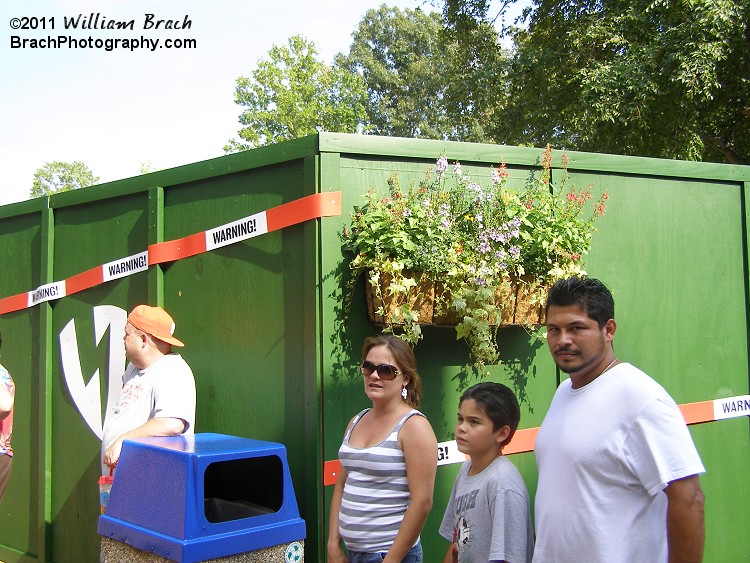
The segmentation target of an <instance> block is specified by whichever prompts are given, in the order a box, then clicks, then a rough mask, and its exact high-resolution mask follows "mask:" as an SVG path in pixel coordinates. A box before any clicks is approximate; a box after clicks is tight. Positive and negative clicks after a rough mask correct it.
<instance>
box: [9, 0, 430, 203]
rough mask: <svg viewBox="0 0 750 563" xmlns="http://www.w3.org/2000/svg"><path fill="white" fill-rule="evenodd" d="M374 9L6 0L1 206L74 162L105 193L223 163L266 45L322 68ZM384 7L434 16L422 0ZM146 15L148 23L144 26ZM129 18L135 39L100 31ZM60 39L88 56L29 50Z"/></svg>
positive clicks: (338, 1)
mask: <svg viewBox="0 0 750 563" xmlns="http://www.w3.org/2000/svg"><path fill="white" fill-rule="evenodd" d="M381 3H382V2H379V1H377V0H316V1H315V2H310V1H304V0H268V1H262V2H261V1H258V0H213V1H210V0H158V1H157V0H150V1H146V0H105V1H102V0H36V1H34V2H28V1H26V0H3V1H2V4H1V5H0V12H1V13H2V16H3V17H2V18H1V19H0V23H1V24H2V28H1V29H3V30H4V32H3V35H4V37H3V44H2V47H0V73H1V74H0V76H1V77H2V78H1V79H0V80H1V81H0V170H1V174H0V205H5V204H8V203H13V202H16V201H22V200H25V199H28V196H29V190H30V188H31V184H32V180H33V176H34V172H35V171H36V170H37V169H38V168H40V167H42V166H43V165H44V164H45V163H47V162H51V161H56V160H61V161H67V162H71V161H75V160H79V161H82V162H84V163H85V164H86V165H88V167H89V168H90V169H91V170H92V172H93V173H94V174H95V175H96V176H99V177H100V180H99V182H100V183H103V182H108V181H112V180H118V179H122V178H128V177H131V176H136V175H138V174H140V173H141V170H142V166H144V165H145V166H148V167H149V169H151V170H160V169H164V168H170V167H173V166H179V165H182V164H189V163H192V162H197V161H200V160H205V159H209V158H214V157H217V156H222V155H223V154H224V152H223V147H224V145H225V144H226V143H227V141H229V139H231V138H234V137H235V136H236V133H237V130H238V129H239V124H238V122H237V118H238V116H239V114H240V113H241V108H240V106H238V105H237V104H235V103H234V87H235V81H236V79H237V78H238V77H239V76H248V77H250V76H251V75H252V72H253V70H255V68H256V65H257V62H258V61H259V60H260V59H264V58H267V53H268V51H269V50H270V49H271V47H272V46H273V45H274V44H284V43H286V40H287V39H288V38H289V37H290V36H291V35H294V34H301V35H304V36H305V37H307V38H308V39H309V40H311V41H312V42H313V43H315V45H316V47H317V48H318V52H319V54H320V58H321V59H322V60H324V61H325V62H326V63H328V64H330V63H332V62H333V57H334V56H335V54H336V53H338V52H345V53H346V52H348V50H349V46H350V44H351V34H352V32H353V31H354V30H355V29H356V27H357V25H358V24H359V22H360V20H361V19H362V16H364V14H365V12H366V11H367V10H368V9H370V8H377V7H378V6H379V5H380V4H381ZM386 3H387V4H388V5H389V6H398V7H400V8H412V9H414V8H417V7H420V8H422V9H423V10H425V11H432V10H435V9H436V8H434V7H432V6H431V5H430V4H429V3H425V2H424V0H388V1H387V2H386ZM97 14H98V18H97ZM147 14H153V16H152V17H151V18H150V20H149V21H150V23H147V19H149V18H148V16H147ZM79 16H80V19H78V18H79ZM33 18H36V19H33ZM186 19H187V20H188V21H189V22H190V27H189V29H187V25H186V24H185V21H186ZM66 20H67V22H70V21H71V20H74V21H75V20H77V21H79V25H78V28H77V29H74V28H72V27H70V25H69V26H68V27H67V28H66V26H65V24H66ZM131 20H133V21H134V25H133V30H130V29H120V30H117V29H106V24H107V23H108V22H109V23H111V24H116V23H117V22H129V21H131ZM159 20H164V22H163V23H161V24H159V25H158V29H155V27H156V22H158V21H159ZM86 23H87V24H88V29H83V26H84V24H86ZM19 25H20V26H21V27H22V28H21V29H16V28H17V27H18V26H19ZM34 25H36V29H24V28H23V27H31V26H34ZM53 25H54V29H52V26H53ZM170 25H171V27H172V29H166V27H167V26H170ZM42 26H44V27H45V29H42ZM180 27H182V29H178V28H180ZM147 28H148V29H147ZM58 36H64V37H70V38H71V39H72V40H76V41H78V42H79V43H82V42H86V41H88V39H89V37H90V38H91V40H92V43H93V44H94V47H89V46H87V44H86V43H84V45H83V46H81V45H78V46H76V47H73V48H71V47H70V46H69V45H70V43H71V41H70V40H69V43H68V44H67V45H61V46H58V47H57V48H50V47H49V46H48V47H47V48H32V45H33V43H32V42H31V41H32V40H36V41H37V42H38V43H37V44H39V43H41V42H42V41H47V39H48V38H49V37H52V38H57V37H58ZM142 38H145V39H148V40H151V41H153V40H155V39H158V40H159V41H160V47H157V48H156V49H155V50H151V49H150V48H149V47H139V48H137V49H135V50H130V49H129V48H116V49H113V50H111V51H107V50H105V49H104V48H98V49H97V48H95V44H96V42H97V41H98V40H99V43H100V44H102V45H106V44H105V43H103V42H104V41H106V40H110V42H111V40H113V39H127V40H129V41H131V42H132V43H136V44H138V45H143V43H142ZM168 39H171V40H186V39H190V40H193V39H194V40H195V47H194V48H191V49H184V48H183V49H174V48H172V49H167V48H165V43H164V42H165V41H166V40H168ZM24 40H26V43H25V45H24V44H23V43H22V42H23V41H24ZM120 45H122V43H121V44H120Z"/></svg>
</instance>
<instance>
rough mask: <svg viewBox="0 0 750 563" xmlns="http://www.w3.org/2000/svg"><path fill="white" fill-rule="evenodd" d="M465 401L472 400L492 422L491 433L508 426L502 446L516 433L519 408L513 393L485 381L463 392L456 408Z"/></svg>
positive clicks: (506, 388)
mask: <svg viewBox="0 0 750 563" xmlns="http://www.w3.org/2000/svg"><path fill="white" fill-rule="evenodd" d="M466 399H473V400H474V402H475V403H476V405H477V408H479V410H480V411H482V412H483V413H484V414H485V415H487V418H489V419H490V420H491V421H492V430H493V432H497V431H498V430H500V428H502V427H503V426H509V427H510V434H508V437H507V438H506V439H505V441H504V442H503V443H502V445H503V446H505V445H506V444H507V443H508V442H510V440H511V438H513V435H514V434H515V433H516V429H517V428H518V423H519V422H521V408H520V407H519V406H518V399H516V396H515V394H513V391H511V390H510V389H508V387H506V386H505V385H503V384H502V383H493V382H491V381H486V382H483V383H477V384H476V385H472V386H471V387H469V388H468V389H467V390H466V391H464V394H463V395H461V398H460V399H459V400H458V406H459V407H461V403H463V402H464V401H465V400H466Z"/></svg>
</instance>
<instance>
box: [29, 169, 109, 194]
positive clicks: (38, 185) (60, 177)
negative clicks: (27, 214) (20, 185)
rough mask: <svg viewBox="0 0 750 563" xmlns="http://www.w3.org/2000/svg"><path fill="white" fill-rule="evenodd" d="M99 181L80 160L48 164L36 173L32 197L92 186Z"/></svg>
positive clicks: (32, 185) (32, 186) (31, 191)
mask: <svg viewBox="0 0 750 563" xmlns="http://www.w3.org/2000/svg"><path fill="white" fill-rule="evenodd" d="M98 181H99V176H94V173H93V172H91V170H90V169H89V167H88V166H86V165H85V164H84V163H83V162H81V161H79V160H75V161H73V162H63V161H59V160H57V161H54V162H47V163H46V164H45V165H44V166H42V167H41V168H37V170H36V172H34V180H33V181H32V184H31V190H30V193H29V196H30V197H40V196H47V195H52V194H54V193H58V192H68V191H70V190H77V189H78V188H85V187H87V186H92V185H94V184H96V183H97V182H98Z"/></svg>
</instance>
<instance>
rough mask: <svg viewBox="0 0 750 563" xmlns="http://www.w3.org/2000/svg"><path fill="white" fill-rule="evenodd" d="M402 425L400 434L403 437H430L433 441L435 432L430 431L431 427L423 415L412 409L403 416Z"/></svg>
mask: <svg viewBox="0 0 750 563" xmlns="http://www.w3.org/2000/svg"><path fill="white" fill-rule="evenodd" d="M402 420H403V424H402V427H401V432H400V434H404V435H405V436H411V435H414V436H417V437H423V436H427V437H431V438H432V439H433V440H435V432H434V431H433V430H432V425H430V421H429V420H427V417H426V416H425V415H424V413H422V412H420V411H418V410H416V409H412V410H410V411H409V412H408V413H406V414H405V415H404V418H403V419H402Z"/></svg>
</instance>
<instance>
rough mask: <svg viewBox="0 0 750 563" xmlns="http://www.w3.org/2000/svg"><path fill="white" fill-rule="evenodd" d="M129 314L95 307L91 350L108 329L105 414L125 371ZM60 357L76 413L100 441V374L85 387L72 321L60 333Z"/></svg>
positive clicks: (109, 307) (118, 389) (112, 402)
mask: <svg viewBox="0 0 750 563" xmlns="http://www.w3.org/2000/svg"><path fill="white" fill-rule="evenodd" d="M127 320H128V313H127V311H125V310H124V309H120V308H119V307H115V306H114V305H100V306H98V307H94V340H95V342H94V346H98V345H99V343H100V342H101V341H102V338H103V337H104V335H105V333H106V332H107V329H109V382H108V391H107V410H109V409H110V407H112V405H114V403H115V402H116V401H117V397H118V395H119V394H120V388H121V387H122V379H121V376H122V373H123V371H124V370H125V347H124V346H123V343H122V341H123V338H124V336H125V323H126V322H127ZM60 357H61V360H62V368H63V374H64V376H65V383H66V384H67V385H68V391H69V392H70V396H71V397H73V402H74V403H75V405H76V407H77V408H78V412H79V413H81V416H82V417H83V419H84V420H85V421H86V424H88V425H89V428H91V431H92V432H93V433H94V434H96V435H97V437H98V438H99V439H100V440H101V439H102V402H101V383H100V381H99V370H98V369H97V370H96V371H95V372H94V375H93V376H92V377H91V378H90V379H89V382H88V383H85V379H84V377H83V370H82V369H81V359H80V356H79V354H78V337H77V336H76V323H75V319H71V320H70V322H69V323H68V324H67V325H65V328H63V329H62V330H61V331H60Z"/></svg>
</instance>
